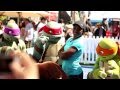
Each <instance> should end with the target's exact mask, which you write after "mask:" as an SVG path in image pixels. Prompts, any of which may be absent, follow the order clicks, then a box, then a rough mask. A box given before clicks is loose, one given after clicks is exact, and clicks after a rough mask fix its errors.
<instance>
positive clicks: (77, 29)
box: [73, 25, 83, 37]
mask: <svg viewBox="0 0 120 90" xmlns="http://www.w3.org/2000/svg"><path fill="white" fill-rule="evenodd" d="M82 32H83V30H82V28H81V27H79V26H78V25H74V26H73V35H74V37H78V36H80V35H81V34H82Z"/></svg>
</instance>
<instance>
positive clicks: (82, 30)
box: [0, 17, 120, 79]
mask: <svg viewBox="0 0 120 90" xmlns="http://www.w3.org/2000/svg"><path fill="white" fill-rule="evenodd" d="M113 26H114V27H113ZM113 26H111V29H110V28H109V27H108V24H107V23H106V19H104V20H103V22H102V23H97V25H96V27H94V28H93V26H92V24H91V22H90V19H88V21H86V23H84V22H82V21H77V22H75V23H73V24H71V23H68V24H65V23H64V20H63V19H60V20H59V22H56V21H48V20H47V19H46V18H44V17H42V18H40V22H38V23H37V24H35V22H34V21H31V20H29V19H27V18H23V19H22V20H21V21H20V23H19V25H17V24H16V22H15V21H14V20H9V21H8V23H7V25H3V23H2V21H1V22H0V40H1V41H0V54H2V55H7V56H9V57H12V62H11V63H10V64H9V68H10V72H9V73H8V72H7V73H4V70H2V71H3V72H1V71H0V74H1V75H0V78H1V79H9V78H10V79H11V78H12V79H83V70H82V67H81V65H80V60H81V56H82V53H83V51H84V45H83V43H82V38H81V37H82V36H103V37H104V36H106V32H107V31H108V30H109V31H113V32H112V36H114V37H116V36H120V28H119V25H118V24H116V22H115V25H113ZM114 29H115V30H114ZM31 47H33V48H34V50H33V54H28V52H27V48H31ZM0 61H1V60H0ZM0 67H1V66H0ZM4 68H5V67H4ZM4 68H3V69H4ZM0 70H1V69H0Z"/></svg>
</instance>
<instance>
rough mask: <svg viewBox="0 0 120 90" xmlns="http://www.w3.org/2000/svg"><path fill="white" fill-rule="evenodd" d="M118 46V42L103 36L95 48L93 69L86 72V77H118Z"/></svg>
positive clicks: (119, 55) (119, 57)
mask: <svg viewBox="0 0 120 90" xmlns="http://www.w3.org/2000/svg"><path fill="white" fill-rule="evenodd" d="M119 46H120V45H119V43H116V42H115V41H114V40H112V39H109V38H104V39H102V40H101V41H100V42H99V43H98V46H97V48H96V52H97V54H98V58H97V61H96V63H95V66H94V69H93V71H91V72H89V73H88V79H119V78H120V54H119V53H120V51H119V50H120V48H119Z"/></svg>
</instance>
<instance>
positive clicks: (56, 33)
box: [38, 26, 62, 35]
mask: <svg viewBox="0 0 120 90" xmlns="http://www.w3.org/2000/svg"><path fill="white" fill-rule="evenodd" d="M42 30H44V32H46V33H47V34H51V35H60V34H62V28H58V29H52V28H49V27H47V26H44V27H42V28H41V29H40V30H39V31H38V32H41V31H42ZM50 31H51V32H50Z"/></svg>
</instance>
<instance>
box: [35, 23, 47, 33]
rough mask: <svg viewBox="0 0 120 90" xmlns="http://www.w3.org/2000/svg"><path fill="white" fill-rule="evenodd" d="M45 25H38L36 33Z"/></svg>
mask: <svg viewBox="0 0 120 90" xmlns="http://www.w3.org/2000/svg"><path fill="white" fill-rule="evenodd" d="M45 25H46V24H44V23H39V24H38V26H37V31H39V30H40V29H41V28H42V27H43V26H45Z"/></svg>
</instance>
